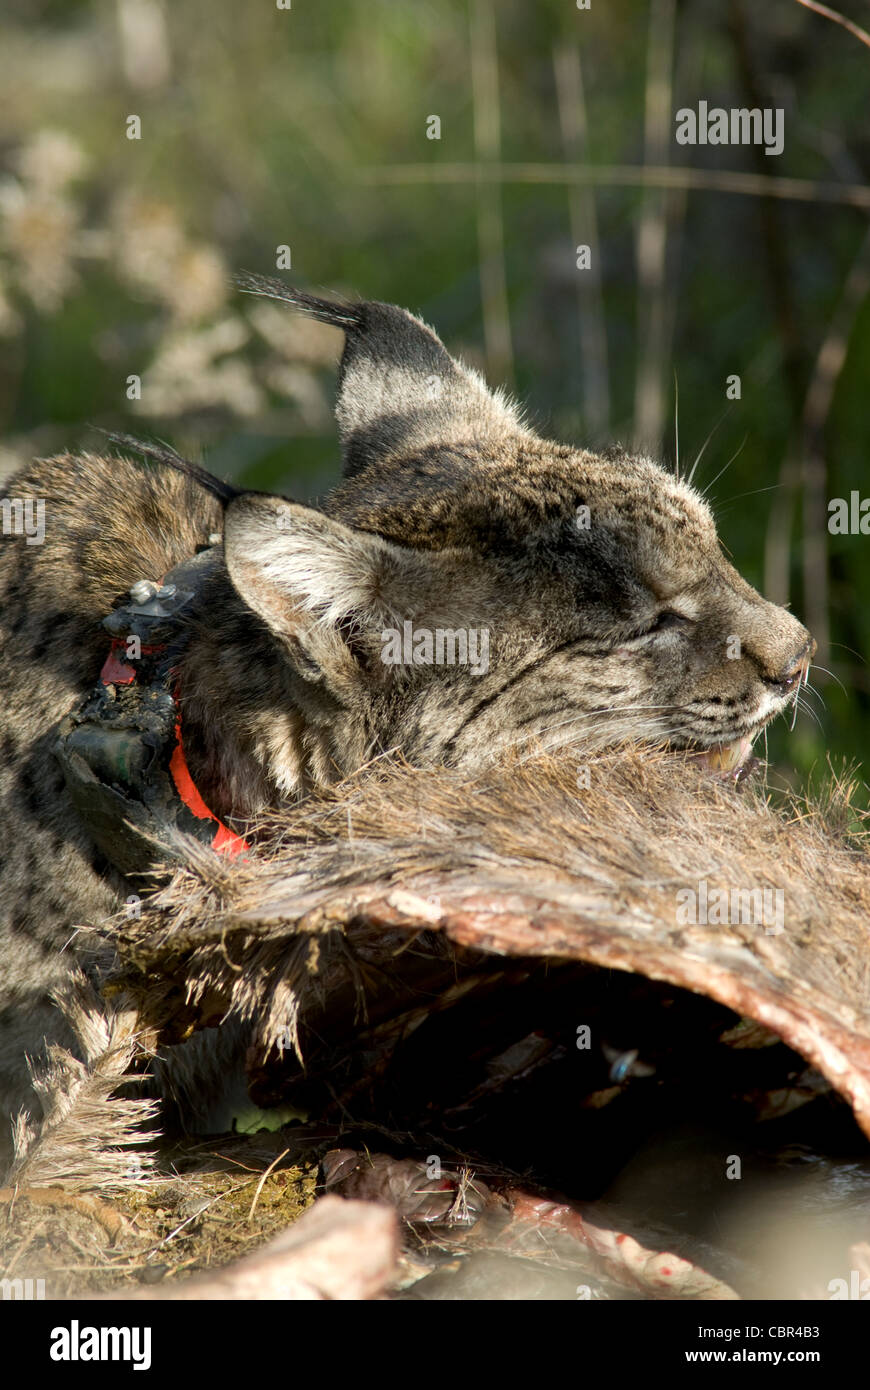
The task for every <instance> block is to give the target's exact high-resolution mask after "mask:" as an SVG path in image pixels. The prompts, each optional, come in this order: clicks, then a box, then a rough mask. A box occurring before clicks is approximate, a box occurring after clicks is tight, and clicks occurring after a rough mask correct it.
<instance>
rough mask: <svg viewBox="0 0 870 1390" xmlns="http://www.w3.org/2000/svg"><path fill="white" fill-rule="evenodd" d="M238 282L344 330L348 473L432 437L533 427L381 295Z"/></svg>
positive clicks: (341, 406)
mask: <svg viewBox="0 0 870 1390" xmlns="http://www.w3.org/2000/svg"><path fill="white" fill-rule="evenodd" d="M239 283H240V285H241V287H242V288H243V289H246V290H248V291H249V292H250V293H253V294H261V295H266V296H268V297H270V298H273V299H281V300H284V301H285V302H286V303H288V304H294V305H296V307H297V308H299V309H301V310H302V311H303V312H304V313H307V314H311V315H312V316H313V317H314V318H317V319H320V320H321V321H322V322H323V323H331V324H334V325H335V326H336V327H338V328H342V329H343V330H344V332H345V335H346V337H345V348H344V354H343V356H342V359H341V368H340V375H339V395H338V401H337V403H336V412H335V413H336V418H337V420H338V425H339V430H340V433H341V440H342V449H343V454H344V472H345V475H346V476H347V475H350V474H352V473H358V472H360V470H361V469H363V468H365V467H366V466H367V465H368V464H370V463H373V462H375V461H376V460H379V459H384V458H390V457H392V458H395V457H402V456H404V455H409V454H412V453H415V452H417V451H419V450H420V449H424V448H426V447H427V446H429V445H443V446H445V447H448V448H449V446H450V445H451V444H454V443H456V444H458V443H462V442H464V441H467V440H469V439H478V440H479V439H482V438H483V439H485V438H491V437H493V436H502V437H503V436H504V435H506V434H516V433H526V434H527V433H529V431H527V430H525V429H524V427H523V425H522V423H521V421H520V420H519V418H518V416H517V413H516V410H515V408H514V406H513V405H512V404H511V403H510V402H509V401H508V400H507V399H506V398H505V397H504V396H503V395H502V394H501V393H500V392H492V391H490V390H489V388H488V387H487V385H486V383H485V382H484V381H483V379H482V378H481V377H480V376H478V374H477V373H476V372H474V371H472V370H471V369H470V368H469V367H466V366H464V365H463V364H462V363H461V362H457V361H456V360H455V359H454V358H452V357H451V356H450V354H449V353H448V351H447V349H446V348H445V346H444V344H443V343H442V342H441V340H440V338H439V337H438V336H437V334H436V333H435V332H433V330H432V329H431V328H429V327H428V326H427V325H426V324H425V323H423V322H422V320H421V319H418V318H415V317H414V315H413V314H410V313H408V312H407V310H405V309H399V308H397V307H396V306H395V305H393V304H379V303H377V302H376V301H371V302H363V303H359V304H335V303H330V302H329V301H328V300H325V299H315V298H314V296H313V295H309V294H305V293H304V292H303V291H301V290H294V289H292V288H291V287H290V286H287V285H284V284H283V283H282V282H281V281H280V280H271V279H265V278H264V277H262V276H254V275H247V276H244V277H242V278H241V279H240V281H239Z"/></svg>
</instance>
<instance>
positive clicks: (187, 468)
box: [94, 425, 247, 506]
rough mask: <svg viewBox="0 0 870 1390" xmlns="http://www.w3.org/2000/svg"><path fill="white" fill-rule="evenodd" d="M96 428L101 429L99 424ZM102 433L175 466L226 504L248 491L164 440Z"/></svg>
mask: <svg viewBox="0 0 870 1390" xmlns="http://www.w3.org/2000/svg"><path fill="white" fill-rule="evenodd" d="M94 428H95V429H99V426H98V425H97V426H94ZM100 433H101V434H104V435H105V436H106V438H107V439H110V440H111V442H112V443H113V444H117V445H119V446H120V448H122V449H132V450H133V452H134V453H137V454H142V455H143V456H144V457H145V458H149V459H153V460H154V462H155V463H162V464H165V465H166V467H167V468H174V469H175V471H176V473H183V474H184V475H185V477H187V478H192V479H193V481H194V482H195V483H199V485H200V487H203V488H205V490H206V492H210V493H211V495H212V496H213V497H216V498H217V499H218V501H219V502H222V503H223V505H224V506H226V504H227V503H228V502H231V501H232V499H233V498H234V497H241V496H243V495H244V493H245V492H246V491H247V489H245V488H237V487H234V486H233V484H232V483H225V482H222V481H221V479H220V478H216V477H215V476H214V474H212V473H209V471H208V469H206V468H203V467H201V465H200V464H198V463H192V462H191V461H190V459H186V458H182V457H181V454H177V453H176V452H175V450H174V449H173V448H172V445H171V444H164V443H163V441H162V440H160V441H158V442H156V443H154V442H152V441H150V440H146V439H135V438H134V437H133V435H131V434H118V433H116V432H115V431H114V430H100Z"/></svg>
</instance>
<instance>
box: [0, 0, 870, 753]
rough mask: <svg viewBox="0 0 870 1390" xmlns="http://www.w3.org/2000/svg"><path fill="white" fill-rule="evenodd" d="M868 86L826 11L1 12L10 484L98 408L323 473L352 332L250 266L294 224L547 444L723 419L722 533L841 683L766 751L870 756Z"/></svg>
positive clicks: (263, 461)
mask: <svg viewBox="0 0 870 1390" xmlns="http://www.w3.org/2000/svg"><path fill="white" fill-rule="evenodd" d="M858 8H859V9H860V8H861V6H858ZM864 8H866V7H864ZM853 9H855V5H854V4H853ZM853 17H854V18H855V19H856V20H860V19H861V18H862V16H861V15H860V14H857V13H855V14H854V16H853ZM863 17H864V18H866V15H865V16H863ZM868 90H870V48H868V47H867V46H864V45H862V43H861V42H860V41H858V40H857V39H856V38H855V37H854V36H853V35H851V34H850V33H848V32H846V31H845V30H844V29H843V28H842V27H838V26H837V25H835V24H833V23H831V22H830V21H829V20H827V19H825V18H823V17H821V16H819V15H817V14H814V13H811V12H809V11H808V10H807V9H805V8H803V7H801V6H800V5H799V4H798V3H796V0H767V3H765V4H764V5H759V4H752V3H750V0H592V4H591V7H590V9H589V10H579V9H578V8H577V7H576V3H575V0H535V3H534V4H531V3H529V2H528V0H341V3H324V0H292V8H290V9H279V8H278V7H277V5H276V4H275V2H274V0H253V2H250V0H249V3H247V4H244V5H240V4H238V3H235V0H174V2H173V3H171V4H170V3H169V0H6V4H5V6H4V9H3V14H2V17H0V157H2V172H0V422H2V452H0V473H2V472H8V471H9V470H10V469H11V468H13V467H15V466H16V465H17V463H18V462H20V461H23V460H25V459H27V458H28V457H30V456H31V455H33V454H34V453H42V454H44V453H47V452H50V451H54V450H58V449H63V448H77V447H83V446H86V447H90V448H95V449H96V448H101V447H104V444H103V443H101V440H100V436H99V435H98V434H97V433H96V432H95V431H94V430H93V429H92V427H93V426H95V425H96V426H102V427H104V428H114V429H119V428H120V429H125V430H129V431H131V432H133V433H137V432H138V433H140V434H145V435H156V436H159V437H162V438H166V439H169V440H170V441H171V442H172V443H173V444H175V445H176V447H178V448H179V449H180V450H181V451H182V452H184V451H187V452H188V453H189V454H191V455H192V456H195V457H200V458H203V459H204V460H205V461H206V462H207V464H208V466H209V467H210V468H211V469H212V470H213V471H214V472H216V473H219V474H221V475H223V476H227V477H231V478H233V479H235V480H236V481H241V482H244V483H246V484H249V485H253V486H258V487H276V488H281V489H282V490H285V491H287V492H288V493H290V494H291V495H294V496H296V497H299V498H302V499H306V498H311V497H315V496H317V495H319V494H321V493H322V492H324V491H325V490H326V489H327V488H328V487H329V485H330V484H331V483H332V482H333V481H334V479H335V477H336V474H337V461H338V450H337V445H336V437H335V431H334V427H333V422H332V416H331V408H332V392H333V383H334V367H335V362H336V360H337V356H338V352H339V351H340V346H341V339H340V336H339V335H338V334H337V333H335V331H334V330H332V329H329V328H325V327H323V326H320V325H317V324H313V323H310V322H307V321H305V320H302V319H301V318H300V317H299V316H297V315H293V314H292V313H291V312H289V311H287V310H285V309H283V308H281V307H280V306H279V305H277V304H274V303H271V302H265V301H258V300H253V299H250V298H248V297H246V296H244V295H241V294H239V293H237V292H236V291H235V290H234V289H233V287H232V284H231V279H230V277H231V275H232V272H233V271H236V270H240V269H251V270H256V271H261V272H265V273H275V269H276V256H277V248H278V247H279V246H289V248H290V255H291V258H292V269H291V270H289V271H284V272H282V273H284V274H286V276H287V278H288V279H289V280H291V281H294V282H296V283H299V284H303V285H307V286H310V287H314V288H316V289H322V290H324V291H326V292H329V291H342V292H345V293H349V294H352V295H361V296H363V297H366V298H377V299H383V300H389V301H393V302H396V303H399V304H403V305H406V306H407V307H409V308H411V309H413V310H414V311H416V312H418V313H420V314H421V315H422V316H423V317H424V318H425V319H426V320H427V321H429V322H431V323H433V324H434V325H435V326H436V327H437V329H438V331H439V333H440V334H441V336H442V337H443V339H444V340H445V342H446V343H447V345H448V346H449V347H450V348H451V349H452V350H454V351H458V352H460V353H462V354H463V355H464V356H465V357H466V358H467V359H468V360H470V361H471V362H472V363H473V364H474V365H476V366H478V367H480V368H481V369H482V370H484V371H485V372H486V374H487V375H488V377H489V379H490V381H491V382H492V383H493V384H495V383H498V382H504V383H506V384H508V385H509V386H510V387H511V388H512V389H515V390H516V391H517V392H518V394H519V395H520V397H521V398H522V400H523V401H524V402H525V403H526V405H527V407H528V413H529V417H530V419H531V420H532V422H533V423H534V424H536V425H537V427H538V428H539V429H540V430H541V431H543V432H546V433H549V434H551V435H553V436H555V437H559V438H564V439H566V440H571V441H575V442H578V443H582V444H584V445H596V444H603V443H605V442H610V441H613V440H617V439H618V440H621V441H623V442H625V443H630V444H633V445H635V446H637V447H639V448H644V449H647V450H648V451H650V452H651V453H653V454H654V455H655V456H657V457H659V458H660V459H662V460H663V461H664V462H666V463H668V464H669V465H670V466H674V464H675V463H676V461H677V452H679V463H680V466H681V468H682V469H684V470H687V469H688V468H689V467H690V466H691V464H692V463H693V462H694V460H695V458H696V456H697V454H698V453H699V451H700V450H701V449H702V447H703V446H705V441H706V448H705V451H704V454H703V457H702V459H701V460H700V462H699V464H698V468H697V472H696V474H695V481H696V482H697V483H698V484H699V485H700V486H701V487H702V488H705V489H706V488H709V489H710V496H711V500H712V501H713V503H714V507H715V510H716V513H717V517H718V519H719V522H720V529H721V533H722V536H723V540H724V542H725V544H726V546H727V548H728V549H729V551H730V552H731V553H732V555H733V556H734V559H735V561H736V563H737V565H738V566H739V568H740V569H741V570H742V572H743V573H744V574H745V575H746V577H747V578H748V579H749V580H750V581H751V582H752V583H753V584H756V585H758V586H759V587H761V588H763V589H764V590H765V592H766V593H767V594H768V595H769V596H770V597H771V598H774V599H776V600H778V601H781V602H786V601H787V602H790V603H791V604H792V606H793V607H794V608H795V610H796V612H797V613H798V614H799V615H800V616H801V617H803V618H804V620H806V621H808V623H809V625H810V626H811V627H812V628H813V630H814V631H815V632H816V634H817V636H818V637H819V639H820V654H819V660H820V662H821V664H822V665H823V666H824V667H826V668H828V669H829V670H830V672H832V673H833V677H836V678H837V679H833V678H831V677H829V676H827V675H826V674H825V673H824V672H822V671H816V673H815V679H814V683H815V685H816V686H817V688H818V690H819V691H820V693H821V695H822V696H823V698H824V706H822V704H821V703H820V701H819V700H814V698H813V696H812V695H810V696H809V700H810V703H811V704H812V705H813V706H814V707H815V709H816V715H817V719H818V720H819V721H820V724H819V723H816V722H815V721H814V720H813V718H811V717H810V716H809V715H807V714H803V713H802V714H801V715H800V716H799V717H798V720H797V724H796V728H795V731H794V733H791V734H790V733H789V731H788V729H787V728H786V727H785V726H784V724H783V723H782V721H780V723H779V725H778V726H777V727H776V728H775V729H773V730H772V731H771V748H770V751H771V754H772V756H773V758H774V759H775V760H776V761H777V763H778V765H779V766H780V767H781V768H782V769H783V770H784V771H785V770H786V769H787V768H795V769H796V770H797V771H798V773H799V774H800V775H801V776H806V775H807V774H809V773H810V771H811V769H812V768H813V767H814V766H816V767H817V766H819V765H820V764H823V763H824V759H825V757H826V755H827V753H828V752H829V751H830V752H831V753H833V754H835V755H847V756H850V757H859V758H860V757H861V756H862V755H863V748H864V744H865V741H866V735H867V730H868V722H870V673H868V667H867V663H866V660H865V655H864V654H865V653H866V652H867V650H868V638H870V566H868V562H867V557H868V553H870V537H868V536H861V535H829V534H828V530H827V517H828V510H827V504H828V501H829V500H830V499H831V498H833V497H845V498H848V497H849V496H850V493H851V492H852V491H853V490H857V491H858V492H859V493H860V492H861V490H862V488H863V489H864V491H865V492H866V494H867V495H868V496H870V478H868V474H867V469H866V466H865V463H864V460H865V459H866V458H867V456H868V451H870V412H868V410H867V383H868V369H870V305H868V302H867V298H868V287H870V237H868V231H867V228H868V212H870V190H868V188H867V187H866V180H867V174H868V172H870V138H868V137H870V126H868V121H867V110H868ZM702 99H703V100H706V101H707V102H708V103H709V104H710V105H719V106H723V107H726V108H730V107H734V106H738V107H740V106H756V105H760V106H771V107H781V108H783V110H784V112H785V147H784V152H783V153H782V155H781V156H779V157H769V156H767V155H765V153H764V150H763V148H758V147H745V146H730V147H729V146H709V145H707V146H697V147H694V148H692V147H681V146H678V145H677V144H676V143H675V140H674V129H675V127H674V113H675V111H676V110H677V109H679V108H681V107H685V106H689V107H696V106H697V103H698V101H699V100H702ZM133 114H135V115H138V116H139V117H140V119H141V126H142V133H141V139H139V140H129V139H128V138H127V119H128V117H129V116H130V115H133ZM433 115H437V116H438V117H439V118H440V121H441V138H440V139H439V140H433V139H428V138H427V125H428V124H429V118H430V117H431V116H433ZM732 174H738V175H742V176H746V177H745V178H744V180H743V182H742V183H741V184H740V190H741V191H735V187H734V184H733V181H732V182H729V177H730V175H732ZM780 180H787V181H788V182H787V184H785V185H783V184H782V183H780V182H779V181H780ZM771 181H773V182H771ZM784 195H785V196H784ZM580 244H588V245H589V246H590V248H591V260H592V268H591V270H588V271H583V270H578V268H577V258H576V247H577V246H578V245H580ZM734 373H736V374H738V375H739V376H740V378H741V385H742V393H741V398H740V399H739V400H734V401H728V400H727V399H726V378H727V377H728V376H729V375H730V374H734ZM132 374H136V375H138V376H140V377H141V382H142V395H141V400H138V401H137V400H129V399H128V398H127V378H128V377H129V376H130V375H132ZM677 403H678V408H677ZM711 432H712V433H711ZM837 681H841V682H842V686H843V687H845V690H844V689H843V688H841V686H840V685H839V684H838V683H837Z"/></svg>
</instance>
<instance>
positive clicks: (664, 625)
mask: <svg viewBox="0 0 870 1390" xmlns="http://www.w3.org/2000/svg"><path fill="white" fill-rule="evenodd" d="M691 624H692V619H691V618H687V617H685V615H684V614H682V613H677V612H675V611H674V609H673V608H663V609H662V611H661V613H658V614H657V615H656V617H655V618H654V619H653V621H652V622H651V623H650V624H649V626H648V627H644V628H641V629H640V631H638V632H635V633H632V638H633V639H634V638H638V637H653V636H655V635H656V634H657V633H659V632H667V631H668V629H669V628H674V627H690V626H691Z"/></svg>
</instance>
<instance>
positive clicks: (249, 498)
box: [224, 493, 430, 683]
mask: <svg viewBox="0 0 870 1390" xmlns="http://www.w3.org/2000/svg"><path fill="white" fill-rule="evenodd" d="M224 553H225V557H226V564H227V569H228V571H229V575H230V579H231V581H232V584H233V587H234V588H235V590H236V592H237V593H238V594H239V596H240V598H242V599H243V600H244V602H245V603H246V604H247V605H248V607H249V608H251V609H252V610H253V611H254V612H255V613H256V614H257V616H258V617H260V618H262V620H263V622H264V623H266V625H267V626H268V627H269V628H270V630H271V631H272V632H273V633H274V634H275V635H276V636H277V637H278V638H280V639H281V641H282V642H284V644H285V645H286V647H287V648H288V651H289V654H290V657H291V660H292V662H293V664H294V666H295V667H296V669H297V670H298V672H299V674H300V675H302V676H304V677H305V679H306V680H311V681H317V680H321V679H322V678H324V677H325V678H326V679H327V680H328V681H329V682H331V683H335V682H339V683H341V682H344V681H347V680H348V679H352V678H353V677H355V676H356V675H357V674H358V665H357V658H356V656H355V655H354V649H355V648H356V649H357V650H359V649H360V648H361V647H364V646H365V645H366V644H367V643H366V639H368V641H371V634H372V633H374V634H375V635H377V633H378V632H379V631H380V629H381V628H382V627H383V626H385V625H391V624H392V622H393V620H394V619H395V615H396V609H395V608H394V606H393V602H392V600H391V595H395V596H396V597H397V598H398V600H399V602H400V603H401V607H402V609H403V610H404V611H408V610H409V609H411V608H412V607H413V605H414V595H415V593H416V594H419V595H422V594H423V593H425V592H426V591H427V590H428V587H429V581H430V576H429V574H428V565H427V558H426V556H425V555H423V554H420V553H419V552H416V551H411V550H406V549H405V548H404V547H402V546H397V545H392V544H391V543H390V542H389V541H385V540H382V539H381V538H380V537H379V536H373V535H369V534H368V533H367V532H364V531H354V530H351V528H350V527H348V526H343V525H342V524H341V522H338V521H333V520H331V519H330V518H329V517H327V516H324V514H323V513H322V512H318V511H315V510H314V509H313V508H311V507H303V506H300V505H298V504H296V503H293V502H286V501H284V500H283V499H282V498H279V497H267V496H263V495H261V494H255V493H249V494H247V495H245V496H242V497H239V498H237V499H236V500H235V501H232V502H230V503H229V506H228V507H227V511H226V517H225V525H224Z"/></svg>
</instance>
